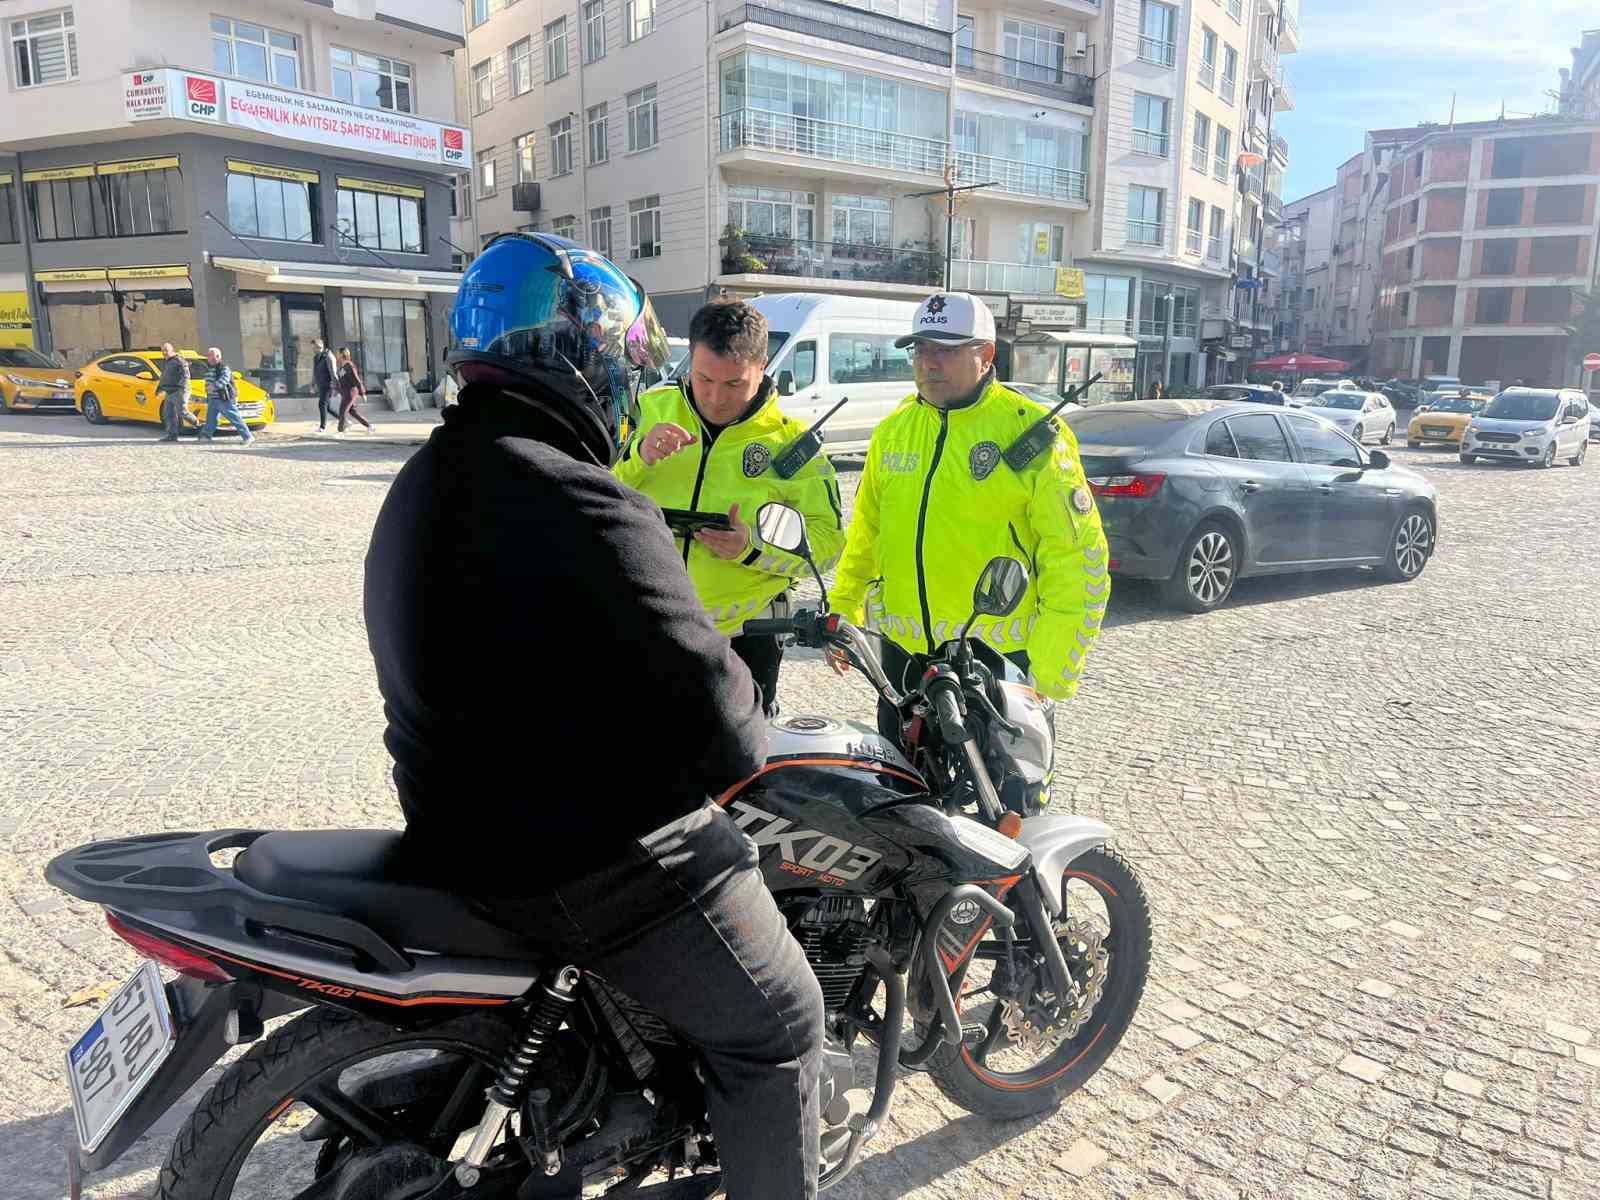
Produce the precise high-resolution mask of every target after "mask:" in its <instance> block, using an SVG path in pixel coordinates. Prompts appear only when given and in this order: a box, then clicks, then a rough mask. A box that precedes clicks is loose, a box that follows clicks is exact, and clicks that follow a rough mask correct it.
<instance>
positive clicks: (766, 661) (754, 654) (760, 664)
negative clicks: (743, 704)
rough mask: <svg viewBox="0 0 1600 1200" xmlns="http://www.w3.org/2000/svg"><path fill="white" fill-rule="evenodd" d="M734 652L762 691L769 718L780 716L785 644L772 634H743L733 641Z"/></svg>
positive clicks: (763, 704) (762, 699) (763, 703)
mask: <svg viewBox="0 0 1600 1200" xmlns="http://www.w3.org/2000/svg"><path fill="white" fill-rule="evenodd" d="M732 643H733V652H734V653H735V654H737V655H738V656H739V657H740V658H742V659H743V660H744V665H745V666H747V667H749V668H750V676H751V678H753V679H754V680H755V681H756V686H757V687H759V688H760V689H761V703H762V706H763V707H764V708H765V709H766V713H767V716H769V717H775V716H777V715H778V668H780V667H781V666H783V643H782V642H780V641H779V640H778V639H777V638H776V637H774V636H772V635H771V634H748V633H741V634H740V635H739V636H738V637H736V638H733V639H732Z"/></svg>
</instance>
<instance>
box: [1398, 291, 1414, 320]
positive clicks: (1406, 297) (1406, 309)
mask: <svg viewBox="0 0 1600 1200" xmlns="http://www.w3.org/2000/svg"><path fill="white" fill-rule="evenodd" d="M1410 315H1411V293H1410V292H1401V293H1400V316H1401V318H1402V319H1404V318H1406V317H1409V316H1410Z"/></svg>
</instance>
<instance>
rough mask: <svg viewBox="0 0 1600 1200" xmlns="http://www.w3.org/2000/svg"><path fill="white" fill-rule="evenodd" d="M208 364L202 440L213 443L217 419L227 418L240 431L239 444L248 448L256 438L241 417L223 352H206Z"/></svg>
mask: <svg viewBox="0 0 1600 1200" xmlns="http://www.w3.org/2000/svg"><path fill="white" fill-rule="evenodd" d="M206 362H208V363H210V364H211V365H210V367H209V368H207V370H206V427H205V428H204V429H202V430H201V431H200V440H201V441H202V442H209V441H213V440H214V439H215V434H216V432H217V419H218V418H219V417H227V418H228V420H229V421H231V422H232V423H233V427H234V428H235V429H237V430H238V431H239V444H240V445H241V446H248V445H249V444H250V443H251V442H253V441H255V438H253V437H251V436H250V427H249V426H248V425H246V424H245V423H244V418H243V417H242V416H240V415H239V404H238V396H237V394H236V393H237V389H236V388H235V387H234V384H233V372H232V371H230V370H229V369H228V364H227V363H225V362H223V361H222V351H221V350H219V349H217V348H216V347H215V346H213V347H211V349H209V350H207V351H206Z"/></svg>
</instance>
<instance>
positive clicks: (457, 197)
mask: <svg viewBox="0 0 1600 1200" xmlns="http://www.w3.org/2000/svg"><path fill="white" fill-rule="evenodd" d="M450 215H451V216H452V217H460V218H461V219H462V220H465V219H466V218H467V217H470V216H471V215H472V180H471V178H470V177H468V176H466V175H452V176H450Z"/></svg>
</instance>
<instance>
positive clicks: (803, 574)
mask: <svg viewBox="0 0 1600 1200" xmlns="http://www.w3.org/2000/svg"><path fill="white" fill-rule="evenodd" d="M761 386H762V391H761V393H760V395H759V397H758V401H759V402H758V404H757V406H756V409H755V411H754V412H752V413H750V414H749V415H748V416H745V417H743V418H742V419H740V420H738V421H735V422H734V423H733V424H732V425H728V426H726V427H725V428H723V429H722V431H721V432H720V433H718V434H717V435H716V437H715V438H714V439H713V438H711V437H709V436H707V433H706V425H705V422H704V421H702V420H701V419H700V414H699V412H698V411H696V409H695V407H694V404H693V402H692V401H691V399H690V395H689V393H688V391H687V384H685V385H684V387H682V388H680V387H679V386H678V385H676V384H673V385H669V386H666V387H659V388H653V389H651V390H650V391H648V392H646V393H645V394H644V395H643V396H641V397H640V398H639V410H640V412H639V427H638V429H637V430H636V431H635V432H634V436H633V439H632V440H631V441H630V442H629V443H628V445H627V447H626V448H625V449H624V450H623V457H622V461H621V462H619V463H618V464H617V466H616V476H617V478H618V479H620V480H621V481H622V482H623V483H625V484H627V485H628V486H629V487H631V488H634V489H636V490H638V491H641V492H643V493H644V494H645V495H646V496H649V497H650V499H652V500H654V501H655V502H656V503H657V504H659V505H661V507H662V508H686V509H693V510H695V511H697V512H713V513H726V512H727V511H728V509H729V508H730V507H731V506H732V505H734V504H737V505H738V506H739V519H740V520H741V521H743V522H744V523H745V524H746V525H747V526H749V527H750V552H749V553H748V554H747V555H745V556H744V558H743V559H727V558H718V557H717V556H716V555H715V554H712V553H711V551H709V550H707V549H706V548H705V547H704V546H702V545H701V544H700V543H699V542H696V541H694V540H692V539H684V538H680V539H679V542H678V544H679V547H680V549H681V550H682V551H683V555H684V560H683V561H684V564H685V565H686V566H687V567H688V568H689V578H690V580H691V581H692V582H693V583H694V589H695V593H696V594H697V595H698V596H699V597H700V602H701V603H702V604H704V605H705V606H706V612H707V613H708V614H709V615H710V617H711V620H712V621H713V622H714V623H715V624H716V626H717V628H718V629H720V630H721V631H722V632H723V633H725V634H727V635H729V636H730V637H733V636H736V635H737V634H738V633H739V632H740V631H741V628H742V627H743V625H744V623H745V622H746V621H747V620H749V619H750V618H752V617H754V616H757V615H759V614H760V613H761V612H762V611H763V610H765V609H766V608H767V607H768V606H769V605H770V604H771V603H772V600H773V598H774V597H775V596H777V595H779V594H780V593H781V592H783V591H784V590H785V589H787V588H788V587H789V585H790V584H791V583H792V582H793V581H794V580H795V579H808V578H810V575H811V571H810V569H809V568H808V567H807V566H806V563H805V560H804V559H803V558H800V557H799V556H798V555H794V554H790V553H788V552H787V551H784V550H779V549H778V548H777V547H775V546H766V545H763V544H762V542H761V540H760V539H759V538H758V537H757V536H756V531H755V524H756V513H757V511H758V510H759V509H760V508H761V506H762V505H763V504H765V503H767V502H768V501H769V500H777V501H781V502H782V503H784V504H787V505H789V506H790V507H792V508H796V509H799V511H800V512H801V514H802V515H803V516H804V517H805V519H806V538H807V540H808V541H809V542H810V544H811V554H812V557H813V558H815V560H816V563H817V569H818V570H819V571H827V570H828V569H829V568H831V567H832V566H833V564H834V562H835V561H837V559H838V557H839V550H840V547H842V546H843V545H844V518H843V517H842V516H841V514H840V508H839V481H838V480H837V479H836V478H835V477H834V474H833V464H832V463H830V462H829V461H828V460H827V457H826V456H825V455H823V454H820V453H819V454H818V455H817V456H816V457H815V458H813V459H812V460H811V461H810V462H808V463H807V464H806V465H805V466H804V467H802V468H801V469H800V471H799V473H798V474H796V475H795V476H794V478H793V479H781V478H779V476H778V473H777V471H776V470H774V469H773V467H772V462H773V460H774V459H776V458H777V457H778V455H779V454H781V453H782V452H783V450H784V449H785V448H786V447H787V446H788V445H789V444H790V443H791V442H793V441H794V440H795V439H796V438H798V437H799V436H800V435H801V434H803V433H804V432H805V428H806V427H805V426H804V425H802V424H801V423H800V422H798V421H796V420H794V419H792V418H791V417H788V416H785V415H784V413H783V410H782V409H780V408H779V407H778V400H777V393H776V391H775V389H774V388H773V387H772V383H771V381H770V380H765V381H763V383H762V385H761ZM664 421H665V422H670V423H671V424H673V425H680V426H682V427H683V428H684V429H687V430H688V431H689V432H690V433H692V434H694V435H695V437H696V438H698V439H699V440H698V441H696V442H695V444H694V445H692V446H687V447H685V448H684V449H682V450H680V451H678V453H676V454H674V455H672V456H671V457H670V458H664V459H662V460H661V461H660V462H658V463H656V465H655V466H653V467H647V466H645V463H644V459H642V458H641V457H640V456H639V441H640V439H641V438H642V437H644V436H645V435H646V434H648V433H649V432H650V430H652V429H654V428H655V427H656V426H657V425H659V424H661V423H662V422H664Z"/></svg>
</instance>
